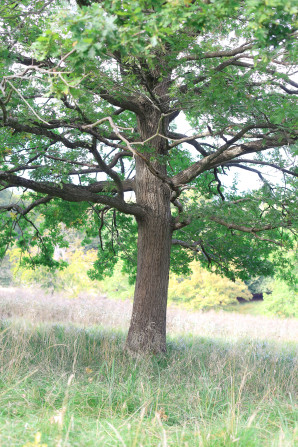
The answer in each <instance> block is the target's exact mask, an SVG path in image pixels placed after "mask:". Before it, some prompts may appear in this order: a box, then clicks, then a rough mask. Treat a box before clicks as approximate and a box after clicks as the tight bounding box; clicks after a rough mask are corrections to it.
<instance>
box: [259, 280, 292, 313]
mask: <svg viewBox="0 0 298 447" xmlns="http://www.w3.org/2000/svg"><path fill="white" fill-rule="evenodd" d="M268 288H269V289H270V290H271V293H270V294H265V295H264V301H265V303H266V310H267V311H268V313H270V314H272V315H279V316H283V317H297V316H298V293H297V287H294V286H293V287H290V286H289V285H288V284H287V283H286V282H285V281H282V280H280V279H275V280H272V281H271V283H269V284H268Z"/></svg>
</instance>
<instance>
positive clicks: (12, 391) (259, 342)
mask: <svg viewBox="0 0 298 447" xmlns="http://www.w3.org/2000/svg"><path fill="white" fill-rule="evenodd" d="M130 313H131V303H130V302H123V301H120V302H119V301H112V300H108V299H106V298H103V297H94V296H89V297H82V298H79V299H77V300H67V299H64V298H63V297H62V296H52V297H51V296H47V295H42V294H41V292H40V291H39V290H25V291H22V290H19V289H2V290H0V446H1V447H6V446H7V447H8V446H9V447H10V446H12V447H13V446H20V447H23V446H25V447H32V446H35V447H41V446H42V445H45V446H47V447H76V446H80V447H81V446H90V447H91V446H92V447H93V446H94V447H95V446H96V447H97V446H110V447H114V446H116V447H117V446H121V447H139V446H143V447H149V446H162V447H166V446H173V447H180V446H183V447H186V446H188V447H192V446H198V447H205V446H206V447H209V446H210V447H221V446H230V447H232V446H241V447H259V446H268V447H269V446H270V447H275V446H276V447H290V446H292V447H294V446H295V445H296V444H295V443H296V442H297V435H298V429H297V410H298V407H297V394H296V393H297V389H298V381H297V365H298V362H297V350H296V347H297V345H296V343H295V337H296V333H297V320H294V319H282V320H281V319H269V318H266V317H260V316H250V315H237V314H236V313H227V312H221V313H216V312H207V313H202V312H194V313H190V312H186V311H183V310H181V309H173V308H172V309H170V310H169V318H168V329H169V334H170V336H169V339H168V353H167V354H166V355H164V356H160V357H158V356H157V357H156V356H155V357H150V356H147V357H134V358H133V357H131V356H129V355H128V354H127V353H125V351H124V349H123V348H124V341H125V333H126V330H127V325H128V322H129V318H130ZM95 323H97V324H95ZM295 331H296V333H295Z"/></svg>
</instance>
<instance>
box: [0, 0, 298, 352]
mask: <svg viewBox="0 0 298 447" xmlns="http://www.w3.org/2000/svg"><path fill="white" fill-rule="evenodd" d="M296 13H297V8H296V7H295V2H294V1H292V0H288V1H285V0H248V1H245V2H244V1H242V0H231V1H226V0H216V1H208V0H207V1H203V0H198V1H190V0H167V1H164V2H161V1H160V0H148V1H147V0H132V1H129V2H126V1H124V0H113V1H111V0H98V1H97V2H92V1H77V2H75V1H72V2H71V1H70V2H62V1H58V0H48V1H47V0H41V1H31V0H27V1H22V2H18V1H13V2H12V1H8V0H4V1H2V3H1V7H0V15H1V28H0V29H1V47H0V51H1V56H2V58H1V60H2V61H1V63H0V69H1V79H0V91H1V96H0V115H1V116H0V138H1V146H0V157H1V158H0V163H1V165H0V169H1V170H0V187H1V189H2V190H9V189H11V188H19V190H22V191H23V192H24V195H23V197H22V198H21V199H20V200H19V201H17V202H16V201H15V200H14V201H13V202H12V203H6V204H5V205H2V207H1V208H2V214H1V218H2V220H3V223H2V227H1V232H2V234H1V250H2V254H3V253H4V251H5V249H6V247H7V246H8V245H9V244H10V243H13V242H14V240H15V238H16V234H17V233H16V230H18V234H19V236H18V244H19V246H21V247H22V248H23V249H24V250H27V251H28V249H29V252H30V253H31V254H30V256H27V258H26V259H27V262H29V263H32V264H33V265H37V264H46V265H48V266H49V267H50V268H55V267H59V266H58V263H57V262H56V261H54V260H53V258H52V256H53V251H54V246H55V244H59V245H60V246H61V245H63V244H64V242H63V234H62V233H61V231H60V230H61V225H59V223H61V222H64V224H65V225H66V226H73V227H77V228H80V229H82V228H84V231H85V239H84V243H85V244H90V243H91V242H93V243H94V240H97V242H98V246H99V251H98V261H97V262H96V263H95V265H94V266H93V269H92V270H91V271H90V274H91V276H93V277H97V278H101V277H102V275H104V274H106V273H107V274H110V273H111V272H112V270H113V266H114V265H115V263H116V261H117V259H119V258H121V259H122V260H123V262H124V269H125V270H126V271H127V272H128V273H130V275H131V276H132V277H134V275H136V285H135V297H134V306H133V314H132V319H131V325H130V329H129V333H128V338H127V347H128V348H129V349H130V350H132V351H152V352H161V351H165V349H166V307H167V290H168V277H169V269H170V266H171V268H172V269H173V270H174V271H175V272H176V273H177V272H178V273H187V272H188V264H189V262H190V261H192V260H193V259H194V258H197V259H199V260H200V261H201V263H202V264H203V265H205V266H209V267H210V268H213V269H214V270H215V271H217V272H220V273H221V274H225V275H226V276H228V277H230V278H232V279H233V278H235V277H240V278H242V279H245V278H247V276H248V275H249V274H251V273H255V274H256V273H257V274H258V275H270V274H272V273H273V272H274V271H276V270H278V269H281V270H283V272H286V274H287V276H288V278H290V273H291V272H290V269H286V263H287V258H286V254H287V251H288V250H289V249H290V248H291V247H292V244H293V234H294V224H295V211H294V182H295V180H296V177H297V172H296V173H295V170H294V168H293V163H294V162H293V156H294V154H295V144H296V141H297V137H298V131H297V126H296V127H295V107H296V102H295V99H296V94H297V93H298V83H297V78H296V79H295V73H296V72H295V70H296V69H295V65H294V62H295V56H296V54H297V51H296V49H297V47H296V42H297V40H296V39H297V33H296V28H295V20H296ZM181 117H182V118H181ZM296 117H297V110H296ZM179 120H180V121H179ZM186 122H187V123H188V124H187V128H186V131H187V133H183V132H180V131H179V132H178V131H177V125H179V126H181V125H182V124H181V123H186ZM179 123H180V124H179ZM296 124H297V122H296ZM189 127H191V129H192V130H188V129H189ZM296 147H297V146H296ZM264 169H265V170H264ZM236 171H237V172H238V173H239V179H240V180H241V175H242V173H243V174H244V173H245V174H247V173H249V174H250V175H251V178H253V177H258V178H259V180H260V183H261V185H260V187H259V189H257V190H253V191H250V190H248V188H244V189H243V188H240V189H239V188H237V181H236V180H235V181H234V182H233V184H232V185H231V183H230V184H228V183H227V185H228V186H224V185H225V183H226V182H225V178H228V176H232V177H233V175H234V172H236ZM273 172H274V173H276V175H275V176H274V175H273ZM269 174H270V175H269ZM273 180H276V184H274V183H273ZM248 186H249V185H248ZM12 190H13V191H15V190H14V189H12ZM37 208H38V214H37ZM37 216H38V219H37V218H36V217H37ZM33 246H37V247H39V248H38V250H37V251H36V250H35V251H34V250H32V247H33ZM136 253H137V254H136ZM170 260H171V262H170Z"/></svg>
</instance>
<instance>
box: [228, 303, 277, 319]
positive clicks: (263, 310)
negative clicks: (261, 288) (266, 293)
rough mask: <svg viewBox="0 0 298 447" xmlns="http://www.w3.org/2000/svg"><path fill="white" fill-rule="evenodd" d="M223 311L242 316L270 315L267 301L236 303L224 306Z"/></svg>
mask: <svg viewBox="0 0 298 447" xmlns="http://www.w3.org/2000/svg"><path fill="white" fill-rule="evenodd" d="M222 310H224V311H227V312H238V313H240V314H242V315H267V316H272V315H270V314H269V312H268V310H267V307H266V302H265V301H261V300H260V301H247V302H246V303H235V304H229V305H228V306H223V307H222Z"/></svg>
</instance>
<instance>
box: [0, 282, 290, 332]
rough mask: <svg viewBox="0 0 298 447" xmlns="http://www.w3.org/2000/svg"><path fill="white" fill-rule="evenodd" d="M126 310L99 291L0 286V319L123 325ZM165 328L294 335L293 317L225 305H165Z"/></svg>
mask: <svg viewBox="0 0 298 447" xmlns="http://www.w3.org/2000/svg"><path fill="white" fill-rule="evenodd" d="M131 311H132V302H131V301H129V300H127V301H122V300H111V299H108V298H107V297H105V296H102V295H96V296H94V295H86V296H79V297H78V298H67V297H64V296H63V294H55V295H48V294H45V292H44V291H42V290H41V289H38V288H35V289H34V288H13V287H10V288H0V318H2V319H7V318H25V319H26V320H30V321H31V322H33V323H34V322H35V323H40V322H59V323H74V324H80V325H84V326H90V325H100V326H104V327H107V328H115V329H116V328H118V329H123V330H126V329H127V328H128V325H129V321H130V316H131ZM168 333H169V334H192V335H193V336H197V335H199V336H210V337H220V338H233V339H240V338H243V337H244V338H253V339H258V340H264V339H270V340H277V341H278V340H279V341H297V339H298V320H297V319H294V318H285V319H281V318H269V317H265V316H252V315H242V314H239V313H237V312H231V313H227V312H224V311H218V312H216V311H207V312H191V311H186V310H183V309H181V308H174V307H170V308H169V311H168Z"/></svg>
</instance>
